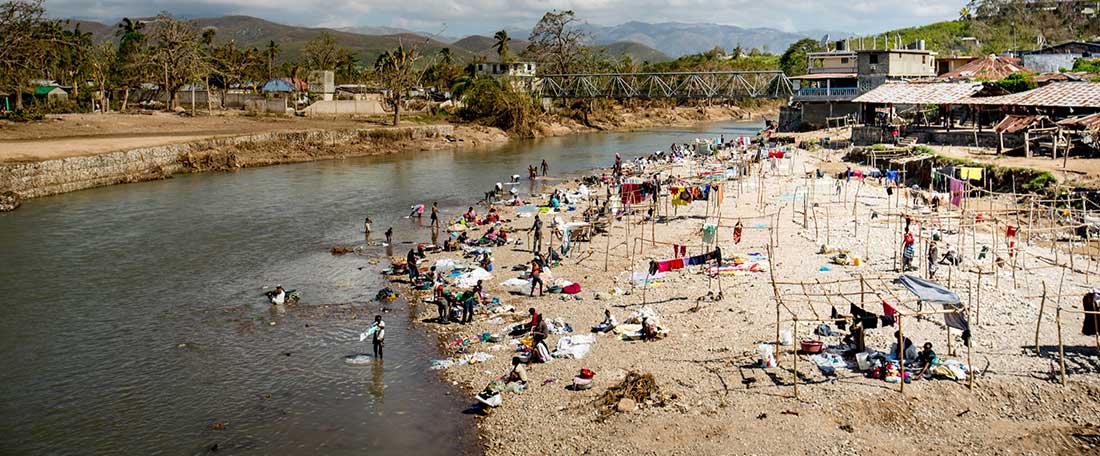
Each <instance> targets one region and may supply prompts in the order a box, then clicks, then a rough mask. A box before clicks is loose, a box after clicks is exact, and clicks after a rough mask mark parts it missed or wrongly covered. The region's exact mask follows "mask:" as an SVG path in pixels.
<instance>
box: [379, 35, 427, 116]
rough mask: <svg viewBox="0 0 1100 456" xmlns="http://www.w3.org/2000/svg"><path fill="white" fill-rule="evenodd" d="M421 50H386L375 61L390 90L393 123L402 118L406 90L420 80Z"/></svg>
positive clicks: (381, 78)
mask: <svg viewBox="0 0 1100 456" xmlns="http://www.w3.org/2000/svg"><path fill="white" fill-rule="evenodd" d="M419 59H420V52H419V51H417V50H416V49H415V48H413V49H405V46H398V47H397V49H394V50H392V51H386V52H384V53H383V54H382V55H380V56H378V60H377V61H375V62H374V70H375V72H376V73H377V74H378V78H379V80H380V82H381V83H382V86H383V87H385V88H386V90H387V92H389V94H388V96H387V98H388V99H389V102H390V105H392V106H393V124H394V125H395V126H396V125H397V123H398V121H400V119H401V105H402V104H403V103H404V102H405V92H408V90H409V89H411V88H413V87H414V86H416V85H417V84H418V83H419V82H420V72H418V71H417V70H416V68H415V66H416V61H417V60H419Z"/></svg>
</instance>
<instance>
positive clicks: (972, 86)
mask: <svg viewBox="0 0 1100 456" xmlns="http://www.w3.org/2000/svg"><path fill="white" fill-rule="evenodd" d="M981 89H982V85H981V84H980V83H971V82H933V83H927V84H925V83H920V84H907V83H897V82H893V83H886V84H883V85H880V86H878V87H876V88H875V89H874V90H871V91H870V92H867V93H865V94H863V95H860V96H858V97H856V99H855V100H852V101H854V102H856V103H894V104H953V103H955V102H957V101H959V100H962V99H966V98H968V97H970V96H971V95H974V94H975V93H978V91H979V90H981Z"/></svg>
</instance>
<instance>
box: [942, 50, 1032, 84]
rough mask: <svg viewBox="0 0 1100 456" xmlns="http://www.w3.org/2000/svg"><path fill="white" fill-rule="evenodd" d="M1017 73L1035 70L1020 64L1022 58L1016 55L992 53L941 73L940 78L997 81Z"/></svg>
mask: <svg viewBox="0 0 1100 456" xmlns="http://www.w3.org/2000/svg"><path fill="white" fill-rule="evenodd" d="M1015 73H1034V71H1032V70H1029V69H1027V68H1024V67H1023V66H1022V65H1020V59H1017V58H1015V57H998V56H996V55H990V56H986V57H982V58H980V59H978V60H974V61H972V62H970V63H967V64H966V65H963V66H961V67H958V68H956V69H955V71H951V72H947V73H944V74H942V75H940V77H939V80H941V81H949V80H953V79H986V80H993V81H996V80H999V79H1004V78H1006V77H1008V75H1010V74H1015Z"/></svg>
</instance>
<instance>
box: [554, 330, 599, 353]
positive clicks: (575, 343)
mask: <svg viewBox="0 0 1100 456" xmlns="http://www.w3.org/2000/svg"><path fill="white" fill-rule="evenodd" d="M595 343H596V336H594V335H592V334H578V335H574V336H566V337H562V338H561V339H558V347H557V348H555V349H554V351H553V352H552V353H550V355H551V356H553V357H555V358H572V359H582V358H584V357H585V356H588V352H589V351H591V350H592V345H593V344H595Z"/></svg>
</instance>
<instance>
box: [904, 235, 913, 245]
mask: <svg viewBox="0 0 1100 456" xmlns="http://www.w3.org/2000/svg"><path fill="white" fill-rule="evenodd" d="M904 243H905V245H912V244H913V233H905V241H904Z"/></svg>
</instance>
